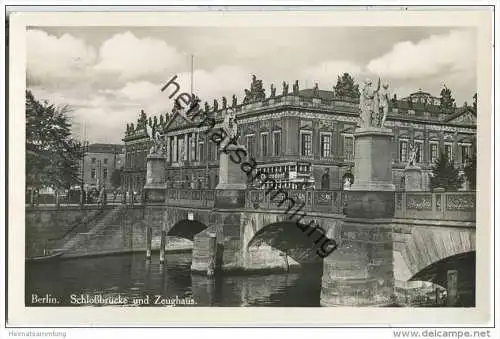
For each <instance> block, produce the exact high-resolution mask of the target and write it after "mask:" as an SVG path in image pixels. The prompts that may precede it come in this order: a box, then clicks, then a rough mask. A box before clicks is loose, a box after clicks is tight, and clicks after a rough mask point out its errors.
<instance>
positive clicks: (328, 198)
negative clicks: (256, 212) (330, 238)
mask: <svg viewBox="0 0 500 339" xmlns="http://www.w3.org/2000/svg"><path fill="white" fill-rule="evenodd" d="M285 192H286V195H287V196H285V193H283V192H279V193H278V192H276V191H270V192H267V191H266V190H264V189H254V190H247V191H246V192H245V208H248V209H264V210H282V211H286V210H287V209H289V208H290V207H291V209H290V210H291V212H290V213H293V212H294V211H296V210H298V209H299V208H300V210H302V211H304V212H308V211H309V212H323V213H333V214H342V213H343V209H344V207H345V196H346V192H345V191H341V190H328V191H324V190H286V191H285ZM214 201H215V190H192V189H168V190H167V204H168V205H170V206H182V207H198V208H213V207H214ZM290 204H293V206H291V205H290ZM302 205H303V206H302ZM301 206H302V208H301ZM394 216H395V217H396V218H402V219H428V220H456V221H475V220H476V192H402V191H398V192H395V215H394Z"/></svg>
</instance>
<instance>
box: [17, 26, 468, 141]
mask: <svg viewBox="0 0 500 339" xmlns="http://www.w3.org/2000/svg"><path fill="white" fill-rule="evenodd" d="M192 56H194V57H193V60H194V63H193V70H194V72H193V79H194V81H193V84H192V85H193V88H194V92H195V93H196V94H197V95H198V96H199V97H200V98H201V100H202V101H208V102H209V103H210V105H212V103H213V100H214V99H218V101H219V106H220V105H221V98H222V96H225V97H226V98H227V100H228V102H229V103H230V102H231V97H232V95H233V94H236V95H237V96H238V102H241V100H242V98H243V95H244V89H245V88H250V83H251V76H252V74H255V75H256V76H257V78H258V79H262V80H263V85H264V87H265V88H266V95H269V94H270V90H269V87H270V85H271V84H274V86H275V87H277V91H276V92H277V94H279V93H281V88H282V87H281V83H282V82H283V81H287V82H289V84H290V88H291V84H292V83H293V82H294V81H295V80H299V84H300V88H301V89H303V88H312V87H313V86H314V84H315V83H318V86H319V88H320V89H322V90H332V88H333V86H334V85H335V83H336V81H337V76H338V75H340V74H342V73H344V72H348V73H350V74H351V75H352V76H353V77H354V78H355V80H356V82H357V83H359V84H362V82H363V80H364V79H365V78H367V77H370V78H372V79H376V78H377V77H380V78H381V80H382V81H383V82H387V83H389V89H390V91H391V93H395V94H397V96H398V97H404V96H407V95H408V94H410V93H413V92H416V91H418V90H419V89H421V90H423V91H426V92H429V93H431V94H433V95H435V96H439V93H440V91H441V89H442V88H443V85H445V84H446V86H447V87H448V88H450V89H451V90H452V93H453V96H454V97H455V99H456V101H457V104H458V105H459V106H460V105H462V104H463V103H464V102H465V101H467V102H468V103H471V102H472V96H473V95H474V93H475V92H476V88H477V85H476V62H477V60H476V31H475V30H474V29H472V28H466V27H272V28H270V27H269V28H267V27H50V28H49V27H32V28H30V29H29V30H28V32H27V70H26V78H27V79H26V80H27V88H28V89H30V90H31V91H32V92H33V94H34V95H35V97H36V98H37V99H40V100H47V101H49V102H51V103H54V104H56V105H69V106H70V107H71V108H72V112H71V113H70V119H71V121H72V126H73V133H74V134H75V137H76V138H78V139H81V138H84V137H85V138H86V139H88V140H89V141H90V142H91V143H93V142H104V143H122V141H121V139H122V138H123V137H124V132H125V128H126V124H127V123H130V122H133V123H134V124H135V123H136V120H137V118H138V116H139V112H140V110H141V109H144V111H145V112H146V113H147V114H148V115H156V114H158V113H162V114H164V113H166V112H170V111H171V109H172V106H173V99H174V98H175V97H174V98H172V99H169V94H170V92H169V90H167V91H165V92H162V91H161V88H162V87H163V86H164V85H165V84H166V83H167V81H168V80H169V79H171V78H172V77H173V76H174V75H177V77H178V78H177V81H178V83H179V85H180V86H181V91H180V92H187V93H189V92H190V91H191V80H190V79H191V75H190V74H191V60H192ZM180 92H179V93H180ZM84 131H85V132H84Z"/></svg>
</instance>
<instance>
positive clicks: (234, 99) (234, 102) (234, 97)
mask: <svg viewBox="0 0 500 339" xmlns="http://www.w3.org/2000/svg"><path fill="white" fill-rule="evenodd" d="M237 104H238V98H236V94H233V102H232V104H231V107H235V106H236V105H237Z"/></svg>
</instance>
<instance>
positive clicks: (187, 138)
mask: <svg viewBox="0 0 500 339" xmlns="http://www.w3.org/2000/svg"><path fill="white" fill-rule="evenodd" d="M270 134H271V138H270V137H269V135H270ZM343 140H344V147H343V150H344V159H345V160H347V161H352V160H353V159H354V138H353V136H352V135H347V134H346V135H343ZM281 142H282V140H281V131H273V132H271V133H269V132H262V133H260V150H258V152H257V147H256V146H257V144H256V139H255V134H247V135H246V136H245V145H246V147H247V152H248V155H249V156H251V157H257V156H259V155H260V156H262V157H267V156H280V155H281ZM270 143H271V145H269V144H270ZM168 145H169V147H168V149H169V151H168V153H169V158H170V159H169V160H170V161H171V162H179V161H180V160H182V161H204V160H205V153H206V151H205V143H204V141H203V140H199V139H198V135H197V133H190V134H186V135H184V136H182V137H177V136H176V137H170V140H169V144H168ZM414 145H415V148H416V149H415V151H416V156H415V161H416V162H417V163H423V162H424V151H423V148H424V142H423V140H415V143H414ZM269 146H271V148H269ZM299 147H300V150H299V152H300V155H301V156H305V157H308V156H313V155H314V154H313V153H314V152H313V132H312V131H300V144H299ZM459 147H460V152H461V154H460V155H461V158H460V160H461V161H462V162H464V161H465V160H466V159H467V158H468V157H469V156H470V152H471V145H470V144H460V145H459ZM319 151H320V156H321V157H322V158H328V157H331V156H332V155H333V152H332V134H331V133H326V132H322V133H320V150H319ZM444 152H445V153H446V154H447V155H448V158H449V159H450V160H453V157H454V154H453V144H452V143H445V144H444ZM409 156H410V149H409V141H408V140H400V141H399V161H400V162H406V161H408V159H409ZM438 157H439V142H437V141H430V143H429V160H430V162H434V161H436V159H437V158H438ZM207 158H208V161H215V160H217V144H215V143H214V142H212V141H209V142H208V153H207Z"/></svg>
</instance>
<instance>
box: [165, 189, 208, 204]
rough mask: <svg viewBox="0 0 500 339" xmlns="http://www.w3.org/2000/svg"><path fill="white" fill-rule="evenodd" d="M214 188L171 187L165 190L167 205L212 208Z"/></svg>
mask: <svg viewBox="0 0 500 339" xmlns="http://www.w3.org/2000/svg"><path fill="white" fill-rule="evenodd" d="M214 201H215V190H193V189H172V188H169V189H168V190H167V199H166V202H167V205H169V206H182V207H197V208H213V207H214Z"/></svg>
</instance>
